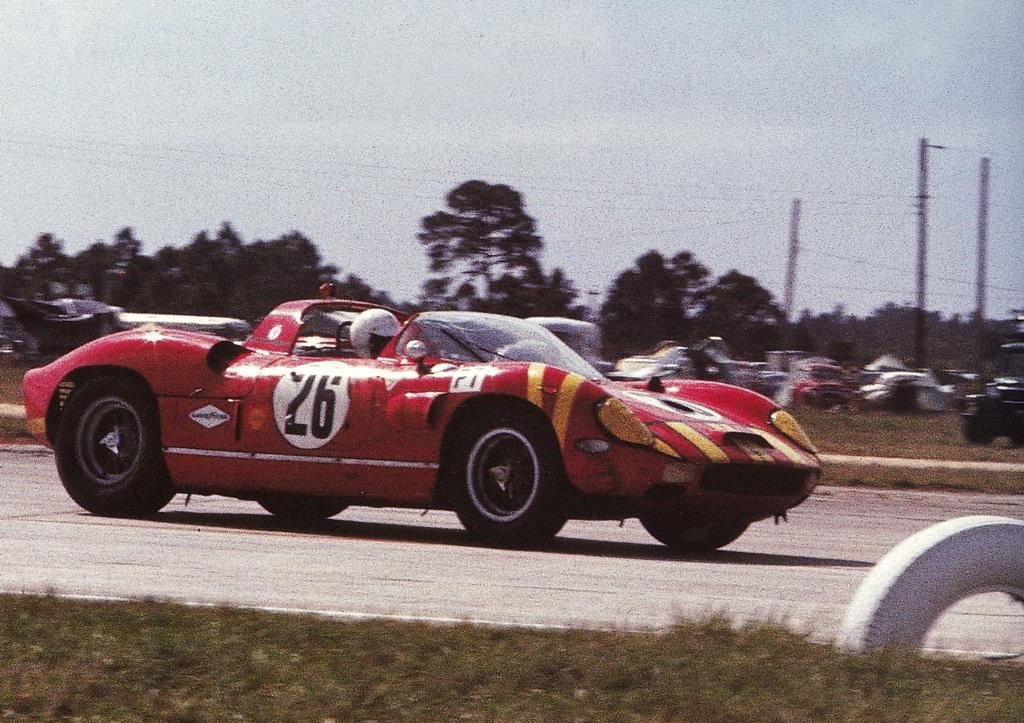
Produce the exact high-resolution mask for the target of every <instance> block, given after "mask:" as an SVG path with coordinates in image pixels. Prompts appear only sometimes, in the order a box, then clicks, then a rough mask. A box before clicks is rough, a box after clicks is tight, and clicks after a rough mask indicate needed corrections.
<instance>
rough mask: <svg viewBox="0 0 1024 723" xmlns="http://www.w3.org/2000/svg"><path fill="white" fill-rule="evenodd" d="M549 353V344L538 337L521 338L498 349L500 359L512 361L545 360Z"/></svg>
mask: <svg viewBox="0 0 1024 723" xmlns="http://www.w3.org/2000/svg"><path fill="white" fill-rule="evenodd" d="M548 354H549V352H548V347H547V345H546V344H544V342H542V341H538V340H537V339H521V340H519V341H516V342H513V343H511V344H506V345H505V346H503V347H501V348H500V349H498V358H499V359H510V360H512V361H544V360H545V358H547V356H548Z"/></svg>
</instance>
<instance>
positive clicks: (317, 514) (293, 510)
mask: <svg viewBox="0 0 1024 723" xmlns="http://www.w3.org/2000/svg"><path fill="white" fill-rule="evenodd" d="M256 501H257V502H258V503H259V505H260V507H262V508H263V509H265V510H266V511H267V512H269V513H270V514H272V515H274V516H275V517H279V518H281V519H282V520H285V521H287V522H296V523H303V522H318V521H320V520H326V519H327V518H328V517H334V516H335V515H336V514H338V513H339V512H341V511H342V510H344V509H345V508H346V507H348V505H347V504H345V503H344V502H339V501H338V500H336V499H334V498H333V497H313V496H311V495H296V494H275V495H264V496H263V497H260V498H259V499H258V500H256Z"/></svg>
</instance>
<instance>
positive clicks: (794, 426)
mask: <svg viewBox="0 0 1024 723" xmlns="http://www.w3.org/2000/svg"><path fill="white" fill-rule="evenodd" d="M768 419H769V420H771V423H772V426H773V427H775V428H776V429H777V430H779V431H780V432H782V434H784V435H785V436H786V437H788V438H789V439H791V440H793V441H794V442H796V443H797V444H798V445H800V446H801V447H803V448H804V449H806V450H807V451H808V452H810V453H811V454H817V453H818V448H817V447H815V446H814V442H812V441H811V438H810V437H808V436H807V433H806V432H804V430H803V428H802V427H801V426H800V423H799V422H797V421H796V418H795V417H794V416H793V415H792V414H790V413H789V412H787V411H786V410H785V409H776V410H775V411H774V412H772V413H771V415H770V416H769V417H768Z"/></svg>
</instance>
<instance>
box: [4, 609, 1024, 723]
mask: <svg viewBox="0 0 1024 723" xmlns="http://www.w3.org/2000/svg"><path fill="white" fill-rule="evenodd" d="M0 665H2V666H3V669H2V675H0V716H2V717H3V719H4V720H52V719H80V720H81V719H87V720H92V719H99V720H111V719H116V720H120V721H137V720H138V721H141V720H147V721H148V720H163V721H231V720H240V721H245V720H259V721H263V720H310V721H315V720H460V719H461V720H536V721H557V720H582V721H587V720H597V721H618V720H621V721H627V720H652V721H654V720H702V721H726V720H728V721H888V720H928V721H963V720H1007V721H1009V720H1024V696H1021V695H1020V680H1021V669H1020V667H1018V666H1014V665H1011V664H1006V663H1002V664H996V663H982V662H969V661H962V660H954V659H929V658H924V657H921V656H919V655H918V654H917V653H915V652H912V651H905V650H904V651H899V650H897V651H885V652H880V653H873V654H870V655H864V656H853V655H849V654H845V653H842V652H840V651H838V650H836V649H834V648H832V647H829V646H823V645H815V644H811V643H809V642H807V641H806V640H805V639H803V638H802V637H801V636H799V635H796V634H794V633H792V632H789V631H786V630H785V629H783V628H781V627H778V626H774V625H768V624H758V625H748V626H745V627H741V628H734V627H733V626H732V625H730V623H729V622H728V621H727V620H725V619H722V618H712V619H709V620H707V621H704V622H700V623H692V622H681V623H679V624H678V625H676V626H674V627H673V628H672V629H670V630H669V631H667V632H664V633H659V634H642V633H626V632H593V631H558V632H548V631H526V630H498V629H490V628H482V627H475V626H468V625H463V626H450V627H437V626H430V625H425V624H398V623H392V622H358V623H351V622H337V621H331V620H324V619H319V618H309V617H300V616H292V615H280V614H270V613H261V612H253V611H244V610H236V609H229V608H212V609H204V608H187V607H182V606H178V605H171V604H161V603H156V602H143V603H118V604H115V603H85V602H78V601H69V600H63V599H58V598H52V597H38V598H35V597H14V596H0Z"/></svg>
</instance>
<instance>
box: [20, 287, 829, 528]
mask: <svg viewBox="0 0 1024 723" xmlns="http://www.w3.org/2000/svg"><path fill="white" fill-rule="evenodd" d="M370 307H372V305H370V304H362V303H360V302H340V301H324V300H307V301H298V302H290V303H287V304H284V305H282V306H280V307H278V308H277V309H275V310H274V311H273V312H272V313H271V314H269V315H268V316H267V317H266V318H265V319H264V320H263V321H262V322H261V323H260V324H259V326H258V327H257V328H256V329H255V331H254V333H253V335H252V337H250V339H249V340H248V341H247V342H246V343H245V345H244V346H239V345H236V344H234V343H233V342H227V341H225V340H222V339H219V338H217V337H212V336H208V335H203V334H195V333H189V332H181V331H168V330H154V329H149V330H145V329H141V330H133V331H128V332H123V333H119V334H115V335H112V336H108V337H104V338H102V339H99V340H97V341H94V342H92V343H90V344H87V345H85V346H83V347H81V348H79V349H77V350H75V351H73V352H71V353H70V354H68V355H66V356H64V357H61V358H60V359H58V360H57V361H55V362H53V363H52V364H50V365H48V366H45V367H42V368H39V369H35V370H32V371H30V372H29V373H28V374H26V377H25V384H24V393H25V404H26V411H27V415H28V418H29V420H30V426H31V428H32V430H33V432H34V433H35V434H36V435H37V436H38V437H39V438H40V439H41V440H42V441H43V442H45V443H47V444H51V445H52V444H53V443H54V441H55V434H56V433H57V432H56V430H57V428H58V426H59V420H60V408H61V404H62V402H63V397H64V396H66V389H67V386H68V385H70V384H75V383H77V381H78V380H82V379H84V378H86V377H88V376H89V375H92V374H95V373H97V372H102V371H116V372H118V373H125V374H130V375H133V376H134V377H136V378H138V379H141V380H143V381H144V382H145V384H146V385H147V386H148V388H149V389H150V390H151V391H152V393H153V394H154V395H155V397H156V400H157V405H158V410H159V419H160V440H161V446H162V448H163V454H164V459H165V461H166V466H167V469H168V472H169V474H170V477H171V480H172V481H173V484H174V487H175V489H176V490H178V491H181V492H191V493H203V494H209V493H219V494H227V495H233V496H238V497H243V498H252V497H257V496H259V495H260V494H266V493H274V492H293V493H303V494H315V495H322V496H329V497H338V498H344V499H346V500H349V501H350V502H351V503H353V504H359V503H365V504H371V505H401V506H427V505H430V504H431V503H432V501H435V500H436V497H435V491H436V489H437V486H438V480H439V474H440V472H441V471H442V468H443V465H444V463H445V441H446V433H449V432H451V431H452V429H454V428H455V427H453V425H456V426H457V425H458V424H460V418H462V417H460V415H461V414H462V413H463V412H466V413H467V414H468V413H470V412H469V411H466V410H471V409H472V405H474V404H481V403H488V404H497V405H532V406H533V407H535V408H537V409H539V410H541V412H543V414H544V415H545V416H546V417H547V419H548V420H550V423H551V427H552V429H553V431H554V434H555V436H556V438H557V440H558V444H559V447H560V448H561V452H562V460H563V464H564V468H565V471H566V473H567V474H566V476H567V478H568V480H569V482H570V484H571V485H572V486H573V487H575V488H576V489H577V490H579V491H580V492H582V493H585V494H586V495H589V496H595V497H605V498H615V499H619V500H632V501H634V502H637V503H639V501H641V500H642V499H643V498H644V496H645V495H647V494H649V493H650V492H651V490H652V488H655V487H658V486H664V485H665V484H666V482H665V480H666V475H670V474H671V473H672V472H671V470H669V467H670V466H671V465H676V468H675V469H676V470H678V469H682V470H683V471H684V472H685V471H686V470H692V475H690V476H689V478H687V479H681V480H672V481H671V484H672V485H675V486H677V487H680V488H681V489H682V490H683V491H684V492H685V496H686V500H687V509H688V510H690V511H692V514H693V515H694V516H701V515H713V516H715V518H716V519H723V520H742V521H753V520H756V519H761V518H764V517H766V516H769V515H772V514H782V513H784V512H785V511H786V510H787V509H788V508H790V507H792V506H794V505H796V504H799V502H801V501H802V500H803V499H804V498H806V496H807V495H808V494H809V493H810V491H811V489H812V488H813V487H814V485H815V483H816V481H817V477H818V474H817V473H818V470H819V466H818V461H817V459H816V457H815V455H814V454H813V453H811V452H809V451H807V450H805V449H803V448H801V447H800V445H799V444H798V443H796V442H795V441H794V440H792V439H790V438H788V437H786V436H785V434H783V433H782V432H781V431H780V430H778V429H776V428H775V427H774V426H773V425H772V424H771V423H770V422H769V415H770V414H771V413H772V412H773V410H775V409H776V407H775V406H774V405H773V403H772V402H771V401H770V400H768V399H766V398H765V397H762V396H760V395H757V394H755V393H752V392H750V391H748V390H744V389H740V388H737V387H731V386H728V385H723V384H717V383H713V382H699V381H673V382H672V383H671V385H670V386H668V387H667V388H666V389H665V390H664V392H663V393H655V392H651V391H648V390H647V389H646V388H644V387H643V386H642V385H627V384H618V383H614V382H608V381H594V380H590V379H585V378H584V377H582V376H580V375H579V374H576V373H571V372H567V371H565V370H563V369H560V368H557V367H554V366H549V365H546V364H541V363H536V362H534V363H530V362H512V361H501V362H490V363H472V364H465V363H463V364H442V365H438V366H433V365H432V363H431V362H432V361H439V360H423V361H414V360H411V359H407V358H404V357H402V356H401V355H399V354H397V353H396V352H395V349H394V346H395V343H394V342H393V343H392V345H391V346H390V347H389V348H387V349H385V352H384V355H383V356H382V358H380V359H376V360H369V359H355V358H344V359H340V358H317V357H311V356H303V355H301V354H297V353H295V348H296V341H297V338H298V335H299V331H300V328H301V326H302V323H303V319H304V317H306V316H307V315H308V314H309V313H310V312H311V311H314V310H327V311H353V312H356V311H360V310H362V309H365V308H370ZM400 317H401V318H402V319H403V320H404V319H405V315H400ZM62 388H63V389H64V391H63V392H62ZM609 397H614V398H617V399H619V400H621V401H622V402H623V403H624V404H626V405H627V406H628V408H629V409H630V410H631V411H632V414H633V415H635V417H636V418H637V419H638V420H639V421H640V422H642V423H643V424H644V425H646V426H647V427H648V428H649V429H650V430H651V432H653V434H654V436H655V437H656V439H657V442H656V444H655V446H653V447H652V446H634V445H630V444H624V443H621V442H620V441H618V440H616V439H615V438H614V437H613V436H612V435H610V434H609V432H607V431H606V430H605V429H603V428H602V426H601V423H600V422H599V421H598V416H597V413H596V410H597V406H598V404H599V403H600V402H602V401H604V400H607V399H608V398H609ZM467 405H470V406H468V407H467ZM587 440H600V441H602V442H610V445H609V446H608V449H607V451H604V452H601V453H594V452H593V451H584V449H585V447H586V445H585V444H582V443H581V441H584V442H585V441H587ZM769 468H777V469H778V470H783V471H785V472H786V473H787V474H793V475H796V479H798V480H799V484H798V485H797V487H796V488H794V487H793V486H792V485H789V486H787V487H786V489H785V490H784V491H780V492H779V493H777V494H775V493H771V492H770V491H763V492H761V491H759V492H758V493H751V492H750V491H749V490H739V491H737V490H736V489H732V488H731V487H730V485H731V484H733V482H731V481H730V480H731V479H732V478H730V477H729V473H731V472H732V471H734V470H735V471H745V472H744V473H745V474H747V475H749V476H756V474H757V473H759V471H767V470H769ZM709 470H710V471H712V472H709ZM722 470H725V471H724V472H723V471H722ZM765 474H767V472H765ZM709 475H710V477H715V476H717V477H722V479H723V480H724V482H723V484H721V485H720V486H719V487H718V488H715V487H714V486H713V485H712V486H710V487H709V486H707V485H703V484H702V480H703V479H704V478H705V477H709Z"/></svg>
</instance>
